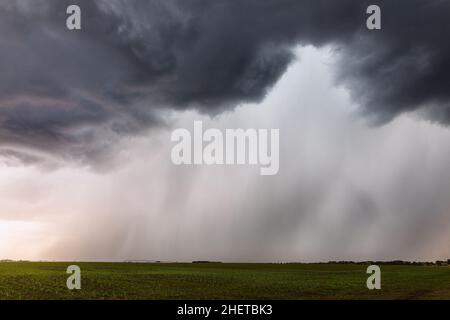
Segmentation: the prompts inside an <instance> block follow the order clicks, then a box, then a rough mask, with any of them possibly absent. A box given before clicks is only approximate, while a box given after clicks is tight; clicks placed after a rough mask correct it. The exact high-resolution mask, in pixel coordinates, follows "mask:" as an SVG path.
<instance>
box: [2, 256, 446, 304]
mask: <svg viewBox="0 0 450 320" xmlns="http://www.w3.org/2000/svg"><path fill="white" fill-rule="evenodd" d="M70 264H77V265H79V266H80V268H81V272H82V289H81V290H78V291H77V290H75V291H70V290H68V289H67V288H66V279H67V277H68V276H69V275H67V274H66V272H65V271H66V268H67V266H69V265H70ZM365 270H366V266H364V265H350V264H348V265H333V264H225V263H224V264H222V263H204V264H187V263H186V264H181V263H172V264H163V263H154V264H147V263H139V264H137V263H54V262H48V263H47V262H42V263H38V262H5V263H0V299H450V267H438V266H392V265H385V266H381V270H382V289H381V290H374V291H370V290H368V289H367V288H366V279H367V275H366V273H365Z"/></svg>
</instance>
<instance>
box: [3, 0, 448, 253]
mask: <svg viewBox="0 0 450 320" xmlns="http://www.w3.org/2000/svg"><path fill="white" fill-rule="evenodd" d="M66 2H67V3H66ZM72 3H78V4H79V5H80V7H81V9H82V17H83V20H82V23H83V28H82V30H80V31H76V32H72V31H68V30H67V29H66V28H65V18H66V15H65V7H67V5H68V4H69V2H68V1H53V0H38V1H30V0H18V1H16V2H5V3H4V2H2V3H1V4H0V39H1V40H0V69H1V70H2V73H1V75H0V259H6V258H10V259H32V260H92V261H122V260H162V261H190V260H220V261H252V262H256V261H276V262H278V261H328V260H382V259H383V260H393V259H404V260H436V259H444V258H445V259H446V258H448V257H449V256H450V247H449V246H448V243H450V212H449V210H450V198H449V197H448V190H450V173H449V170H448V163H450V162H449V160H450V131H449V127H448V122H449V117H448V110H449V109H448V107H449V100H450V96H449V91H448V90H447V88H448V84H450V65H449V60H448V59H447V57H448V55H449V54H450V45H448V41H444V38H445V37H446V34H448V32H446V31H449V28H450V22H449V20H448V19H447V17H448V13H449V12H450V11H449V10H450V4H449V3H448V2H446V1H433V2H429V1H424V0H412V1H396V2H395V4H393V3H392V2H389V1H378V3H379V5H380V7H381V8H382V22H383V23H382V26H383V28H382V30H381V31H368V30H367V29H366V28H365V19H366V14H365V8H366V7H367V4H366V3H365V2H364V1H358V2H356V1H350V0H344V1H340V2H336V1H325V0H320V1H308V0H304V1H288V0H282V1H266V2H264V4H262V3H261V2H259V1H252V0H247V1H242V2H239V5H238V4H237V3H236V4H233V3H232V2H229V1H199V0H189V1H165V2H163V3H162V2H158V1H139V0H133V1H119V0H109V1H102V0H96V1H71V2H70V4H72ZM406 8H408V9H409V10H406ZM195 120H202V121H203V123H204V126H205V127H210V128H220V129H227V128H265V129H270V128H277V129H280V171H279V173H278V174H277V175H275V176H261V175H260V174H259V168H258V167H255V166H247V165H241V166H175V165H173V164H172V162H171V160H170V152H171V148H172V146H173V143H172V142H171V141H170V134H171V132H172V130H174V129H175V128H187V129H192V128H193V121H195Z"/></svg>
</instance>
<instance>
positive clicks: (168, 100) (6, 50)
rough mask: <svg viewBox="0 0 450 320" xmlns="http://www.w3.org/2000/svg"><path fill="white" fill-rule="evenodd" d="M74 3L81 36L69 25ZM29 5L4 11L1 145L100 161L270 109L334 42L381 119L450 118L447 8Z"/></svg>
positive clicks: (324, 2) (0, 15)
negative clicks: (375, 15) (179, 128)
mask: <svg viewBox="0 0 450 320" xmlns="http://www.w3.org/2000/svg"><path fill="white" fill-rule="evenodd" d="M69 4H78V5H80V7H81V8H82V28H83V29H82V30H81V31H77V32H72V31H69V30H67V29H66V28H65V19H66V18H67V15H66V13H65V9H66V7H67V6H68V5H69ZM369 4H371V3H369V2H368V1H356V0H341V1H332V0H314V1H312V0H303V1H290V0H270V1H256V0H245V1H239V2H234V1H204V0H183V1H175V0H169V1H147V0H142V1H141V0H132V1H120V0H97V1H90V0H89V1H81V0H79V1H65V0H64V1H56V0H39V1H31V0H19V1H14V2H11V1H8V2H2V3H1V4H0V70H1V74H0V146H1V150H2V154H4V155H14V157H16V158H20V159H21V161H22V162H25V163H26V162H33V161H38V159H39V157H40V153H41V152H44V153H51V154H56V155H58V156H63V157H67V158H69V157H70V158H76V159H85V160H88V161H90V160H92V159H98V155H99V154H100V155H101V154H102V152H103V151H105V150H108V149H109V148H110V145H111V144H114V143H115V141H116V140H117V139H119V138H120V137H123V136H129V135H137V134H139V133H140V132H143V131H144V130H146V129H148V128H152V127H154V126H157V125H159V124H162V123H163V122H164V120H163V118H164V113H165V112H166V111H168V110H169V111H170V110H185V109H195V110H198V111H200V112H201V113H205V114H209V115H216V114H219V113H221V112H223V111H226V110H231V109H233V108H235V107H236V106H238V105H240V104H243V103H249V102H258V101H261V100H262V99H263V98H264V97H265V96H266V94H267V93H268V92H269V91H270V89H271V88H272V87H273V86H274V84H275V83H276V82H277V81H278V80H279V78H280V77H281V76H282V75H283V74H284V73H285V71H286V69H287V67H288V66H289V65H290V64H291V62H292V61H293V60H294V55H293V53H292V49H293V48H294V47H295V46H297V45H299V44H300V45H310V44H311V45H313V46H316V47H322V46H332V47H333V48H334V50H335V55H336V57H337V59H336V61H337V64H336V66H335V73H336V84H339V85H341V86H344V87H346V88H348V89H349V90H350V93H351V95H352V98H353V100H354V101H356V102H357V104H358V105H359V108H360V110H361V111H362V112H363V113H364V114H366V115H368V116H370V117H371V118H373V119H374V120H375V121H376V122H378V123H384V122H387V121H389V120H391V119H393V118H394V117H396V116H397V115H399V114H401V113H404V112H409V111H415V110H419V109H420V111H421V114H422V115H424V116H425V117H427V118H431V119H433V120H435V121H438V122H440V123H443V124H448V122H449V121H450V113H449V101H450V91H449V90H448V88H449V85H450V59H448V57H449V56H450V42H449V41H448V34H449V31H450V20H449V19H448V16H449V14H450V3H449V2H448V1H426V0H408V1H406V0H405V1H377V4H378V5H379V6H380V7H381V8H382V28H383V29H382V30H381V31H369V30H367V29H366V26H365V20H366V17H367V15H366V8H367V6H368V5H369Z"/></svg>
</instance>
